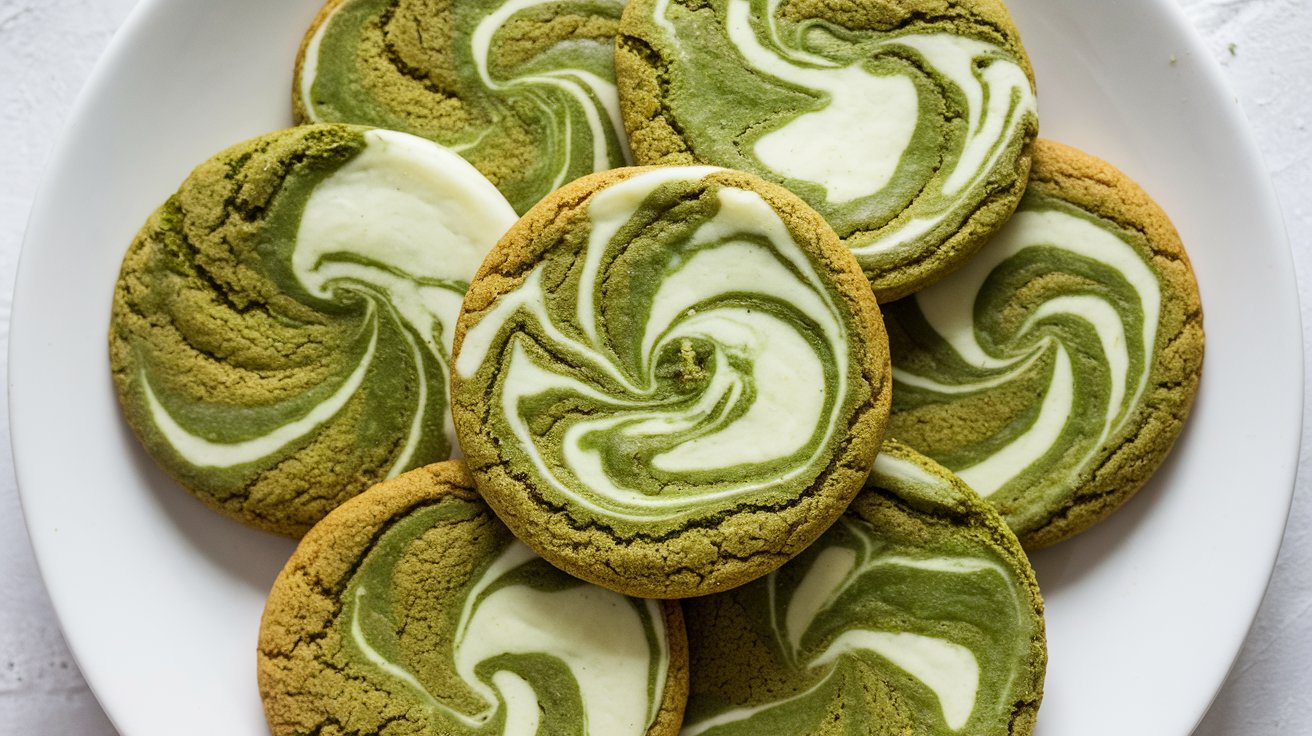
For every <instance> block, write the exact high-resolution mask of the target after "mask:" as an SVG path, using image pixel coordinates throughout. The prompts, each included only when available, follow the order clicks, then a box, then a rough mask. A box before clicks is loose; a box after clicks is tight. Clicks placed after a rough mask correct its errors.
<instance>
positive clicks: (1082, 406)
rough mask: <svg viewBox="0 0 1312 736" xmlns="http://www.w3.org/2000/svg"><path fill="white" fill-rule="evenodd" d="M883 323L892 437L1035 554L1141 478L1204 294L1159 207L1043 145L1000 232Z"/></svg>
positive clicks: (1175, 411)
mask: <svg viewBox="0 0 1312 736" xmlns="http://www.w3.org/2000/svg"><path fill="white" fill-rule="evenodd" d="M887 320H888V324H889V326H890V333H891V334H892V335H894V344H895V346H896V349H895V350H894V382H895V385H896V386H897V389H896V393H895V396H896V400H895V402H894V417H893V420H892V421H893V426H894V427H895V428H896V429H895V431H896V432H897V434H898V436H899V437H900V438H901V439H904V440H905V441H907V442H908V443H910V444H912V445H913V446H915V447H917V448H918V449H921V450H922V451H924V452H926V453H927V454H929V455H930V456H931V457H934V458H935V459H936V460H938V461H940V462H942V463H943V464H944V465H946V466H948V467H949V468H952V469H953V471H954V472H956V473H957V474H958V475H960V476H961V478H962V480H964V481H966V482H967V483H968V484H970V485H971V487H972V488H974V489H975V490H976V491H978V492H979V493H981V494H983V495H984V496H986V497H988V498H989V499H990V500H991V501H993V502H994V503H995V504H997V506H998V507H999V509H1001V510H1002V512H1003V516H1004V518H1006V519H1007V521H1008V523H1010V524H1011V525H1012V527H1013V528H1014V529H1015V530H1016V532H1017V534H1019V535H1020V537H1021V540H1022V541H1023V542H1025V543H1026V545H1027V546H1040V545H1043V544H1050V543H1052V542H1054V541H1057V540H1059V539H1062V538H1064V537H1066V536H1069V535H1070V534H1073V533H1075V532H1076V531H1079V530H1080V529H1082V528H1085V527H1087V526H1089V525H1090V524H1092V523H1094V522H1095V521H1097V520H1099V519H1101V518H1103V517H1104V516H1106V514H1107V513H1110V512H1111V510H1112V509H1114V508H1115V507H1116V506H1118V505H1119V504H1120V503H1122V502H1123V501H1125V500H1126V499H1127V498H1128V497H1129V496H1130V494H1132V493H1133V492H1134V490H1135V489H1137V488H1138V487H1139V486H1140V485H1141V484H1142V483H1143V482H1144V481H1145V480H1146V479H1147V477H1148V476H1149V475H1150V474H1151V473H1152V471H1153V469H1154V468H1155V467H1156V466H1157V464H1158V463H1159V462H1161V459H1162V458H1163V457H1164V456H1165V454H1166V452H1167V450H1169V448H1170V446H1171V444H1172V443H1173V442H1174V440H1175V437H1176V435H1177V434H1178V433H1179V431H1180V428H1181V426H1182V423H1183V421H1184V418H1185V416H1187V414H1188V411H1189V406H1190V404H1191V403H1192V400H1193V395H1194V392H1195V390H1196V388H1197V382H1198V372H1199V369H1200V367H1201V362H1202V348H1203V337H1202V316H1201V308H1200V304H1199V297H1198V291H1197V286H1196V284H1195V283H1194V279H1193V274H1192V272H1191V271H1190V270H1189V265H1188V259H1187V257H1186V256H1185V254H1184V251H1183V249H1182V247H1181V245H1180V240H1179V236H1178V235H1177V234H1176V233H1175V230H1174V228H1172V227H1171V224H1170V221H1169V220H1168V219H1167V218H1166V215H1165V214H1164V213H1162V211H1161V210H1160V209H1159V208H1158V207H1157V206H1156V205H1155V204H1153V203H1152V201H1151V200H1150V199H1148V197H1147V195H1145V194H1144V193H1143V192H1142V190H1140V189H1139V188H1138V187H1137V186H1136V185H1135V184H1133V182H1130V181H1129V180H1128V179H1127V178H1126V177H1125V176H1124V175H1123V174H1121V173H1119V172H1117V171H1115V170H1114V169H1112V168H1111V167H1110V166H1108V165H1107V164H1105V163H1103V162H1101V161H1099V160H1097V159H1094V158H1093V157H1091V156H1088V155H1087V154H1082V153H1079V152H1077V151H1074V150H1073V149H1069V148H1066V147H1063V146H1058V145H1056V144H1052V143H1049V142H1041V145H1040V146H1038V147H1037V148H1036V154H1035V174H1034V180H1033V182H1032V183H1031V187H1030V191H1029V192H1028V193H1027V194H1026V196H1025V199H1024V200H1023V201H1022V203H1021V205H1020V208H1019V210H1018V211H1017V213H1016V216H1015V217H1014V218H1013V219H1012V221H1011V222H1009V223H1008V224H1007V226H1006V227H1005V228H1003V230H1002V231H1001V232H1000V233H999V235H998V236H997V237H996V238H995V239H994V240H993V242H991V243H989V245H988V246H987V247H985V248H984V249H983V250H981V251H980V253H979V254H978V255H977V256H976V257H975V258H973V259H972V260H971V261H970V262H969V263H967V264H966V265H965V266H964V267H963V268H962V269H961V270H959V271H957V272H956V273H953V274H952V275H950V276H948V277H947V278H945V279H944V280H943V281H941V282H940V283H938V284H936V285H934V286H932V287H930V288H928V289H926V290H924V291H922V292H920V293H918V294H916V295H915V296H914V297H912V298H909V299H907V300H904V301H903V302H899V303H897V304H894V305H889V308H888V310H887Z"/></svg>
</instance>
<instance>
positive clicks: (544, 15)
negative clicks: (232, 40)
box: [293, 0, 629, 213]
mask: <svg viewBox="0 0 1312 736" xmlns="http://www.w3.org/2000/svg"><path fill="white" fill-rule="evenodd" d="M622 9H623V2H622V0H597V1H596V2H591V1H590V2H580V1H578V0H479V1H478V2H469V3H448V2H441V1H439V0H332V1H331V2H329V3H328V4H327V5H326V6H325V7H324V9H323V10H322V11H321V12H320V15H319V18H318V19H317V20H316V22H315V25H314V26H312V27H311V29H310V31H309V33H308V35H307V36H306V39H305V43H304V45H303V48H302V51H301V56H300V58H299V60H298V64H297V72H296V77H295V89H294V94H293V107H294V110H295V112H296V116H297V119H298V121H300V122H345V123H359V124H365V125H376V126H379V127H384V128H392V129H396V130H404V131H406V132H410V133H414V134H417V135H421V136H424V137H426V138H429V139H432V140H434V141H437V142H438V143H441V144H443V145H446V146H449V147H451V148H452V149H453V150H455V151H457V152H458V153H460V154H461V155H462V156H464V157H465V158H466V159H468V160H469V161H470V162H471V163H473V164H474V166H475V167H477V168H478V169H479V170H480V171H482V172H483V173H484V174H485V175H486V176H487V177H488V178H489V179H491V180H492V182H493V183H494V184H496V185H497V186H498V187H499V188H500V189H501V191H502V192H503V193H504V194H505V195H506V197H507V199H509V200H510V202H511V204H512V205H513V206H514V207H515V210H516V211H517V212H521V213H522V212H524V211H526V210H527V209H528V208H529V207H531V206H532V205H533V204H534V203H535V202H537V201H538V200H539V199H541V198H542V197H543V196H545V195H546V194H547V193H548V192H551V191H553V190H555V189H557V188H559V187H560V186H562V185H563V184H565V183H567V182H569V181H572V180H573V179H576V178H578V177H580V176H583V175H584V174H589V173H592V172H594V171H604V170H606V169H611V168H614V167H617V166H623V165H624V164H625V163H626V162H627V160H628V156H629V154H628V148H627V144H626V143H625V141H624V131H623V126H622V125H621V124H620V122H619V102H618V95H617V93H616V90H615V74H614V66H613V62H612V56H613V54H614V34H615V29H616V27H617V24H618V21H619V16H620V12H621V11H622Z"/></svg>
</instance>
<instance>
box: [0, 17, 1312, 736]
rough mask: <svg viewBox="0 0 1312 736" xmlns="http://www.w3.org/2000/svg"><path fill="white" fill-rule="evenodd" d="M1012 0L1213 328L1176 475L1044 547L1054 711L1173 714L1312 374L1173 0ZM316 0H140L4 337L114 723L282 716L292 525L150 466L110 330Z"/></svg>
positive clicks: (81, 637) (1065, 123) (1201, 684)
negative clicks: (1086, 528) (281, 605)
mask: <svg viewBox="0 0 1312 736" xmlns="http://www.w3.org/2000/svg"><path fill="white" fill-rule="evenodd" d="M1009 4H1010V6H1011V8H1012V11H1013V13H1014V15H1015V17H1016V20H1017V23H1018V25H1019V26H1020V29H1021V32H1022V34H1023V38H1024V41H1025V43H1026V46H1027V48H1028V49H1029V51H1030V53H1031V56H1032V59H1033V63H1034V68H1035V71H1036V74H1037V76H1038V83H1039V98H1040V106H1041V108H1040V114H1041V117H1042V120H1043V135H1044V136H1046V137H1049V138H1055V139H1057V140H1061V141H1063V142H1066V143H1070V144H1073V145H1076V146H1079V147H1081V148H1084V149H1086V150H1088V151H1090V152H1092V153H1095V154H1098V155H1100V156H1102V157H1104V158H1106V159H1108V160H1109V161H1111V162H1112V163H1114V164H1116V165H1117V166H1119V167H1121V168H1122V169H1124V170H1125V171H1126V172H1127V173H1129V174H1130V175H1131V176H1132V177H1134V178H1136V179H1137V180H1138V181H1139V182H1140V183H1142V184H1143V185H1144V187H1145V188H1146V189H1147V190H1148V191H1149V193H1151V194H1152V195H1153V196H1154V197H1156V198H1157V200H1158V201H1159V202H1160V203H1161V204H1162V206H1163V207H1165V209H1166V210H1167V212H1169V213H1171V215H1172V217H1173V218H1174V220H1175V222H1176V224H1177V226H1178V227H1179V229H1180V232H1181V234H1182V236H1183V238H1184V241H1185V244H1186V247H1187V248H1188V249H1189V252H1190V254H1191V256H1192V258H1193V262H1194V265H1195V268H1196V270H1197V273H1198V277H1199V282H1200V286H1201V289H1202V294H1203V305H1204V310H1205V315H1206V330H1207V340H1208V348H1207V359H1206V366H1205V370H1204V376H1203V383H1202V387H1201V390H1200V393H1199V396H1198V401H1197V404H1196V405H1195V408H1194V414H1193V417H1192V419H1191V420H1190V423H1189V426H1188V427H1187V428H1186V431H1185V433H1184V435H1183V436H1182V437H1181V439H1180V442H1179V444H1178V445H1177V447H1176V450H1175V452H1174V453H1173V454H1172V456H1171V457H1170V458H1169V459H1168V461H1167V462H1166V464H1165V466H1164V467H1163V468H1162V470H1161V472H1160V473H1159V474H1158V475H1157V476H1156V477H1155V479H1154V480H1153V481H1152V482H1151V483H1150V484H1149V485H1148V486H1147V487H1146V488H1145V489H1144V490H1143V491H1141V492H1140V493H1139V495H1138V496H1137V497H1136V498H1135V499H1134V500H1133V501H1132V502H1131V503H1130V504H1129V505H1128V506H1127V507H1126V508H1124V509H1123V510H1121V511H1120V512H1118V513H1117V514H1115V515H1114V516H1113V517H1112V518H1111V520H1109V521H1108V522H1106V523H1105V524H1103V525H1102V526H1099V527H1097V528H1095V529H1094V530H1093V531H1091V532H1089V533H1086V534H1084V535H1082V536H1080V537H1078V538H1077V539H1075V540H1073V541H1071V542H1068V543H1065V544H1062V545H1059V546H1058V547H1056V548H1054V549H1051V550H1048V551H1045V552H1043V553H1041V554H1039V555H1037V558H1036V560H1035V562H1036V567H1037V568H1038V571H1039V582H1040V584H1041V585H1042V587H1043V590H1044V593H1045V597H1046V599H1047V603H1048V630H1049V645H1050V658H1051V662H1050V666H1049V670H1048V681H1047V682H1048V684H1047V695H1046V698H1045V702H1044V705H1043V709H1042V711H1041V712H1040V718H1039V733H1040V734H1046V735H1048V736H1079V735H1081V734H1090V735H1097V736H1103V735H1104V734H1108V733H1143V734H1153V735H1154V736H1163V735H1169V734H1181V735H1183V734H1187V733H1189V731H1190V730H1192V728H1193V727H1194V725H1195V724H1196V723H1197V721H1198V720H1199V719H1200V718H1201V717H1202V715H1203V712H1204V711H1205V710H1206V707H1207V705H1208V703H1209V702H1210V701H1211V699H1212V697H1213V695H1214V694H1215V692H1216V690H1217V688H1218V687H1219V686H1220V684H1221V682H1222V680H1223V679H1224V677H1225V674H1226V671H1227V669H1228V668H1229V666H1230V663H1231V662H1232V660H1233V658H1234V656H1235V655H1236V653H1237V652H1238V650H1239V646H1240V644H1241V643H1242V641H1243V638H1244V636H1245V634H1246V632H1247V630H1248V626H1249V624H1250V622H1251V620H1252V617H1253V614H1254V612H1255V611H1256V609H1257V605H1258V603H1259V602H1260V599H1261V596H1262V592H1263V590H1264V588H1265V585H1266V581H1267V578H1268V576H1269V574H1270V571H1271V566H1272V563H1273V561H1274V559H1275V553H1276V549H1277V547H1278V546H1279V542H1280V534H1281V530H1282V529H1283V526H1284V521H1285V516H1286V514H1287V511H1288V506H1289V500H1290V496H1291V492H1292V488H1293V479H1294V471H1295V464H1296V459H1297V449H1298V442H1299V434H1300V413H1301V406H1302V400H1301V398H1302V386H1303V383H1302V362H1301V343H1300V339H1301V338H1300V331H1299V325H1298V301H1297V299H1298V297H1297V292H1296V289H1295V285H1294V279H1293V269H1292V266H1291V262H1290V254H1289V251H1288V246H1287V243H1286V241H1285V237H1284V233H1283V229H1282V225H1281V221H1280V217H1279V213H1278V212H1277V209H1276V206H1275V204H1274V197H1273V195H1272V193H1271V190H1270V185H1269V182H1268V180H1267V177H1266V174H1265V172H1264V170H1263V167H1262V165H1261V162H1260V161H1259V160H1258V157H1257V153H1256V149H1255V147H1254V146H1253V145H1252V143H1251V141H1250V139H1249V136H1248V133H1247V130H1246V127H1245V124H1244V121H1243V119H1242V116H1241V114H1240V113H1239V110H1238V106H1237V103H1236V102H1235V100H1234V99H1233V97H1232V96H1231V94H1230V93H1229V91H1228V90H1227V89H1226V87H1225V85H1224V84H1223V83H1222V81H1221V79H1220V76H1219V72H1218V70H1217V69H1216V68H1215V67H1214V65H1213V62H1212V61H1211V59H1210V57H1209V56H1208V55H1207V54H1206V52H1205V51H1204V50H1203V48H1202V47H1201V45H1200V44H1199V43H1198V42H1197V41H1196V40H1195V38H1194V37H1193V36H1192V33H1191V31H1190V29H1189V27H1188V23H1187V21H1186V20H1185V19H1184V17H1183V16H1182V15H1181V14H1180V12H1179V10H1178V8H1177V7H1176V6H1175V4H1174V3H1173V2H1172V1H1171V0H1103V1H1102V2H1097V3H1091V2H1087V0H1010V2H1009ZM318 5H319V0H286V1H284V2H277V3H269V2H266V1H265V0H225V2H221V3H216V2H212V1H211V0H147V1H146V2H143V3H142V4H141V5H140V6H139V7H138V8H137V9H136V11H135V12H134V14H133V15H132V16H131V18H130V20H129V21H128V23H127V24H126V26H125V27H124V29H123V30H122V32H121V33H120V34H119V36H118V37H117V38H116V39H115V42H114V44H113V45H112V46H111V49H110V51H109V52H108V53H107V55H106V56H105V58H104V59H103V60H102V61H101V64H100V66H99V67H98V69H97V72H96V73H95V75H94V76H93V77H92V80H91V82H90V83H89V85H88V87H87V90H86V91H85V92H84V93H83V97H82V99H81V101H80V103H79V106H78V108H77V110H76V112H75V114H74V116H73V118H72V122H71V123H70V125H69V128H68V130H67V131H66V132H65V137H64V140H63V142H62V144H61V146H60V148H59V150H58V151H57V154H56V157H55V159H54V163H53V165H52V168H51V170H50V172H49V174H48V177H49V178H48V179H47V181H46V182H45V185H44V187H43V189H42V191H41V193H40V195H39V196H38V198H37V204H36V206H35V208H34V209H33V214H32V219H31V223H30V226H29V229H28V233H27V240H26V243H25V245H24V248H23V256H22V261H21V264H20V268H19V273H18V283H17V288H16V294H15V301H14V318H13V323H12V336H11V342H10V345H11V354H10V374H9V375H10V386H9V390H10V402H11V417H12V419H11V422H12V429H13V438H14V440H13V442H14V454H15V461H16V466H17V471H18V480H19V490H20V493H21V495H22V500H23V505H24V509H25V512H26V515H27V522H28V526H29V529H30V531H31V536H32V541H33V544H34V546H35V548H36V552H37V557H38V560H39V562H40V565H41V568H42V571H43V574H44V576H45V579H46V583H47V585H48V587H49V590H50V594H51V597H52V599H53V601H54V604H55V608H56V610H57V611H58V613H59V616H60V620H61V623H62V625H63V628H64V632H65V634H66V636H67V638H68V641H69V644H70V647H71V648H72V650H73V652H74V654H75V656H76V657H77V659H78V663H79V665H80V666H81V668H82V671H83V673H84V674H85V675H86V678H87V680H88V682H89V683H90V684H91V687H92V689H93V690H94V691H95V693H96V695H97V697H98V698H99V699H100V701H101V703H102V704H103V705H104V707H105V709H106V711H107V712H108V714H109V716H110V718H111V719H112V720H113V722H114V724H115V725H116V726H117V727H118V729H119V730H120V731H121V732H122V733H123V734H124V736H146V735H148V734H161V735H163V734H168V735H170V736H171V735H172V734H174V733H177V732H178V730H179V727H180V726H181V727H182V728H183V730H185V731H187V732H188V733H191V734H211V733H212V734H222V735H223V736H240V735H242V734H263V733H267V729H266V727H265V725H264V719H263V716H262V713H261V710H260V703H259V697H258V694H257V692H256V687H255V638H256V631H257V629H258V626H259V616H260V611H261V609H262V607H263V602H264V596H265V594H266V592H267V590H268V587H269V585H270V584H271V583H272V581H273V578H274V576H275V575H276V574H277V572H278V570H279V568H280V567H281V565H282V563H283V561H284V560H285V559H286V557H287V555H288V554H290V552H291V549H292V543H291V542H290V541H288V540H284V539H279V538H275V537H272V536H269V535H266V534H263V533H260V532H256V531H252V530H248V529H245V528H243V527H241V526H238V525H237V524H235V523H233V522H229V521H227V520H226V519H223V518H220V517H218V516H217V515H214V514H213V513H211V512H210V511H208V510H207V509H205V508H203V507H202V506H201V505H200V504H199V503H198V502H196V501H194V500H193V499H191V498H190V497H189V496H188V495H187V494H186V493H184V492H183V491H181V490H180V489H179V488H178V487H176V486H175V485H174V484H173V483H172V482H171V481H170V480H169V479H168V478H166V477H165V476H164V475H163V474H162V473H160V472H159V471H158V470H157V469H156V468H155V466H154V464H153V463H152V462H151V461H150V459H149V458H147V457H146V456H145V455H144V454H143V453H142V451H141V450H140V449H139V448H138V447H137V444H136V442H135V440H134V439H133V438H132V436H131V435H130V433H129V431H128V429H127V427H126V425H125V424H124V423H123V422H122V420H121V419H120V418H119V414H118V408H117V405H116V403H115V399H114V392H113V387H112V384H111V381H110V375H109V365H108V357H107V355H106V347H105V340H106V331H107V325H108V320H109V305H110V298H111V294H112V291H113V284H114V280H115V277H116V275H117V272H118V264H119V260H120V258H121V257H122V254H123V251H124V250H125V248H126V247H127V244H128V242H129V241H130V239H131V238H132V235H133V234H134V233H135V232H136V230H137V229H138V228H139V227H140V225H141V223H142V222H143V221H144V219H145V217H146V216H147V215H148V214H149V213H150V212H151V210H152V209H154V207H156V206H157V205H158V204H159V203H160V202H161V201H163V200H164V199H165V198H166V197H167V196H168V195H169V194H171V193H172V192H173V191H174V190H175V189H176V188H177V185H178V184H179V183H180V182H181V180H182V179H183V178H184V177H185V176H186V175H187V173H188V172H189V171H190V170H191V168H192V167H193V166H195V165H196V164H198V163H199V162H201V161H202V160H204V159H205V158H207V157H208V156H210V155H211V154H213V153H215V152H217V151H219V150H220V149H222V148H225V147H227V146H228V145H231V144H233V143H235V142H237V141H240V140H243V139H245V138H247V137H250V136H253V135H256V134H258V133H262V132H265V131H268V130H272V129H274V128H279V127H283V126H285V125H288V124H290V122H291V121H290V112H289V104H290V103H289V96H290V92H289V90H290V86H291V82H290V78H291V66H292V60H293V58H294V56H295V53H296V48H297V45H298V43H299V41H300V37H301V33H302V31H303V29H304V28H305V27H306V26H307V25H308V24H309V22H310V19H311V18H312V17H313V16H314V14H315V12H316V10H317V8H318ZM184 724H185V725H184Z"/></svg>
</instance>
